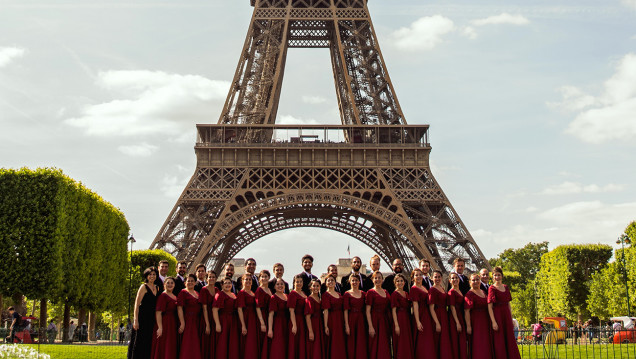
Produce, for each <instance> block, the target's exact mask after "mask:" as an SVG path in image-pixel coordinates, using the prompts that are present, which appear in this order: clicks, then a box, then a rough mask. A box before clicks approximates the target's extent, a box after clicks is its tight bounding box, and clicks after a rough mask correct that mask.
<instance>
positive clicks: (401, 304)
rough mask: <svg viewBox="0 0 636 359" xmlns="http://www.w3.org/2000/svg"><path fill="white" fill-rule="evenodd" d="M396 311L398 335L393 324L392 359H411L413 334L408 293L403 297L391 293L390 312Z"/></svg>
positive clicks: (396, 293) (396, 292)
mask: <svg viewBox="0 0 636 359" xmlns="http://www.w3.org/2000/svg"><path fill="white" fill-rule="evenodd" d="M393 308H395V309H396V311H395V314H396V316H397V322H398V325H399V326H400V335H397V333H396V332H395V324H394V323H395V322H394V321H391V323H392V324H393V326H392V328H393V330H392V334H393V336H392V339H393V357H394V358H400V359H411V358H413V333H412V332H411V302H410V301H409V298H408V293H406V292H404V295H402V294H400V293H398V291H397V290H396V291H395V292H393V293H391V310H393Z"/></svg>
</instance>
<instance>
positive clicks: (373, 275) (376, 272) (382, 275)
mask: <svg viewBox="0 0 636 359" xmlns="http://www.w3.org/2000/svg"><path fill="white" fill-rule="evenodd" d="M376 274H379V275H380V277H382V278H384V274H382V272H380V271H379V270H377V271H375V272H373V274H371V278H373V277H375V275H376Z"/></svg>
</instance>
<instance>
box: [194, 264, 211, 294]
mask: <svg viewBox="0 0 636 359" xmlns="http://www.w3.org/2000/svg"><path fill="white" fill-rule="evenodd" d="M194 274H196V276H197V283H196V284H195V285H194V290H196V291H197V292H200V291H201V289H203V287H205V286H206V285H207V283H206V282H205V280H206V279H207V278H208V274H207V272H206V271H205V264H197V267H196V269H195V273H194Z"/></svg>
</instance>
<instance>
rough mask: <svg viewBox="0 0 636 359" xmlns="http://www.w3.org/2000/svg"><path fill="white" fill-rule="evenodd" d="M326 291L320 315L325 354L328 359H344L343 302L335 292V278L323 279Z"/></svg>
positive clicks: (345, 355) (329, 276) (330, 275)
mask: <svg viewBox="0 0 636 359" xmlns="http://www.w3.org/2000/svg"><path fill="white" fill-rule="evenodd" d="M325 285H326V286H327V291H326V292H325V293H324V294H323V295H322V315H323V316H324V321H325V322H324V324H325V337H324V339H325V353H326V357H327V358H330V359H346V358H347V350H346V343H345V335H344V334H345V333H344V323H343V322H344V313H343V312H342V309H343V300H342V296H341V295H340V293H338V292H336V277H335V276H334V275H333V274H329V275H327V277H326V278H325Z"/></svg>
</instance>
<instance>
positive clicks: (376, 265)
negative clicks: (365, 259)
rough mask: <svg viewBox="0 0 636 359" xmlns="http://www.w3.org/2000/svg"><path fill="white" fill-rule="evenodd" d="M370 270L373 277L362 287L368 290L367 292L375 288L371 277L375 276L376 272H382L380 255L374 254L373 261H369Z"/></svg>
mask: <svg viewBox="0 0 636 359" xmlns="http://www.w3.org/2000/svg"><path fill="white" fill-rule="evenodd" d="M369 268H371V275H370V276H368V277H367V279H366V280H365V281H364V283H363V284H362V286H363V287H364V288H367V289H366V290H369V289H371V288H373V287H374V285H373V279H371V277H372V276H373V273H375V272H376V271H379V270H380V256H379V255H377V254H374V255H373V257H371V260H369Z"/></svg>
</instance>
